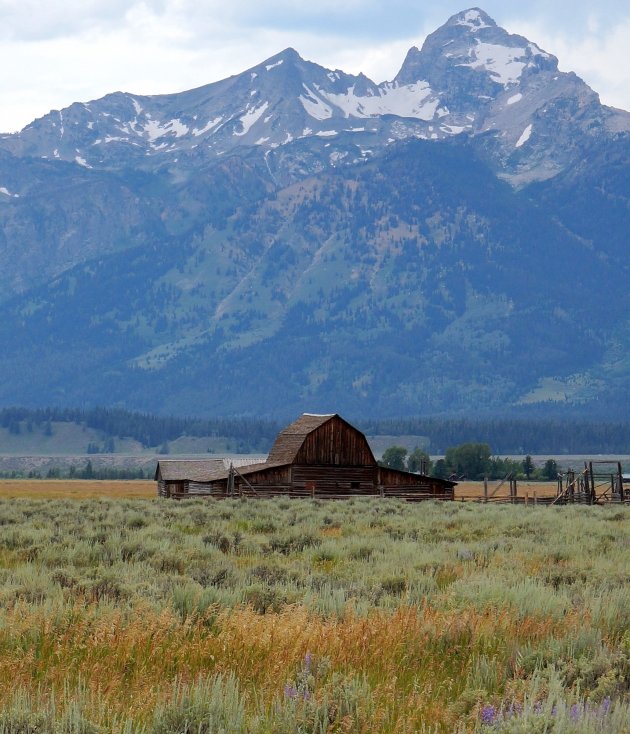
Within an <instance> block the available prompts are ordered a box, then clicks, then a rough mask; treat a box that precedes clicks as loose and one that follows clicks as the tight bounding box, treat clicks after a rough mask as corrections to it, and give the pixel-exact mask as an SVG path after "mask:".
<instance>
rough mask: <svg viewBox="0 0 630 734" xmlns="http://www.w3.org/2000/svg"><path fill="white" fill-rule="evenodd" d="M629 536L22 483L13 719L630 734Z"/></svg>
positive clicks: (273, 731)
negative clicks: (161, 498) (173, 498)
mask: <svg viewBox="0 0 630 734" xmlns="http://www.w3.org/2000/svg"><path fill="white" fill-rule="evenodd" d="M44 485H46V487H47V488H46V487H45V486H44ZM108 495H109V496H108ZM149 498H150V499H149ZM629 547H630V509H627V508H624V507H620V506H609V507H588V506H577V505H576V506H566V507H558V508H555V507H554V508H549V507H542V506H541V507H535V506H533V505H530V506H529V507H525V506H522V505H521V506H510V505H494V504H488V505H484V504H479V503H474V502H464V503H462V502H445V503H439V502H421V503H417V504H415V503H414V504H406V503H403V502H399V501H394V500H386V501H383V500H378V499H376V500H375V499H350V500H347V501H344V502H326V501H322V500H310V499H306V500H293V501H290V500H286V499H273V500H261V501H252V500H222V501H216V500H207V499H205V500H187V501H184V502H175V501H169V500H157V499H155V484H154V483H152V482H117V483H110V482H64V481H59V480H57V481H54V482H28V481H19V482H17V481H16V482H9V481H5V482H2V483H0V575H1V577H2V584H1V585H0V597H1V598H0V733H1V732H4V733H5V734H9V733H15V734H17V733H18V732H20V733H24V734H26V733H28V732H32V733H35V732H38V733H39V732H44V733H47V734H53V733H55V734H57V733H59V734H66V733H67V734H92V733H94V734H96V733H97V732H103V733H105V732H120V733H121V734H122V733H125V734H157V733H160V734H171V733H172V734H176V733H177V734H193V733H197V734H198V733H201V732H203V733H205V734H214V733H216V734H218V733H219V732H224V733H225V734H232V733H237V734H238V733H239V732H241V733H243V734H283V733H286V734H290V733H293V732H296V733H297V732H304V734H306V733H309V734H310V733H311V732H313V733H317V734H323V733H324V732H328V733H332V732H339V733H341V732H346V733H348V732H350V733H354V732H357V733H358V732H362V733H365V734H368V733H374V732H382V733H384V734H385V733H389V732H392V733H400V734H411V733H412V732H445V733H446V732H449V733H450V732H457V733H459V734H463V733H464V732H476V733H479V734H484V733H485V734H491V733H493V732H500V733H505V734H507V733H508V732H510V733H511V732H514V733H516V732H523V734H525V733H527V734H529V733H534V734H535V733H536V732H541V733H542V732H557V733H563V732H584V733H586V732H589V733H590V732H612V733H615V732H618V733H621V732H626V733H627V732H628V731H630V697H629V692H630V587H629V585H628V580H629V579H630V561H629V560H628V552H627V551H628V548H629Z"/></svg>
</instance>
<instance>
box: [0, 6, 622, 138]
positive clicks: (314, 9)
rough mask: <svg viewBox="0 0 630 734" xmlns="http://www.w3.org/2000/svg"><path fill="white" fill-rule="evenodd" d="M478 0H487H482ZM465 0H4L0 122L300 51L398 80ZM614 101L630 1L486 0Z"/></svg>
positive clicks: (501, 19)
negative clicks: (411, 53) (415, 50)
mask: <svg viewBox="0 0 630 734" xmlns="http://www.w3.org/2000/svg"><path fill="white" fill-rule="evenodd" d="M476 1H477V2H479V0H476ZM472 5H473V2H470V3H469V4H467V3H466V1H465V0H454V1H453V2H451V1H450V0H445V1H442V0H434V1H433V2H425V1H424V0H342V1H340V0H308V1H302V0H0V69H1V70H2V72H1V74H0V92H1V95H2V100H3V103H2V106H1V108H0V131H2V132H12V131H14V130H18V129H20V128H22V127H23V126H24V125H26V124H27V123H29V122H30V121H32V120H33V119H35V118H36V117H41V116H42V115H44V114H46V113H47V112H48V111H49V110H51V109H59V108H61V107H65V106H67V105H69V104H71V103H72V102H76V101H83V102H85V101H88V100H90V99H95V98H98V97H101V96H103V95H104V94H107V93H109V92H114V91H118V90H120V91H126V92H134V93H136V94H157V93H162V92H177V91H183V90H185V89H190V88H193V87H197V86H200V85H202V84H207V83H209V82H212V81H216V80H218V79H222V78H224V77H226V76H229V75H230V74H234V73H238V72H239V71H242V70H244V69H246V68H248V67H250V66H253V65H255V64H257V63H259V62H260V61H262V60H264V59H266V58H268V57H269V56H272V55H273V54H275V53H277V52H278V51H281V50H282V49H284V48H286V47H287V46H292V47H294V48H295V49H297V50H298V51H299V52H300V54H301V55H302V56H303V57H304V58H307V59H309V60H311V61H316V62H317V63H319V64H322V65H324V66H327V67H331V68H340V69H344V71H347V72H352V73H358V72H359V71H363V72H364V73H365V74H367V75H368V76H369V77H371V78H372V79H374V80H375V81H377V82H381V81H383V80H385V79H391V78H392V77H394V76H395V74H396V72H397V71H398V68H399V67H400V65H401V64H402V61H403V59H404V56H405V53H406V51H407V49H408V48H409V47H410V46H412V45H418V46H420V45H421V44H422V42H423V40H424V38H425V37H426V35H427V34H428V33H430V32H431V31H433V30H435V29H436V28H437V27H438V26H439V25H441V24H442V23H444V22H445V21H446V20H447V19H448V18H449V16H451V15H452V14H454V13H456V12H458V11H460V10H464V9H466V8H468V7H471V6H472ZM481 7H482V8H483V9H484V10H485V11H486V12H488V13H489V14H490V15H491V16H492V17H493V18H494V19H495V20H496V21H497V23H499V25H502V26H503V27H504V28H507V29H508V30H509V31H510V32H512V33H520V34H522V35H525V36H527V37H528V38H530V39H531V40H533V41H535V42H536V43H538V45H539V46H541V47H542V48H544V49H545V50H546V51H549V52H551V53H553V54H555V55H556V56H558V58H559V59H560V68H561V69H562V70H563V71H575V72H577V73H578V74H579V75H580V76H581V77H582V78H583V79H585V80H586V81H587V82H588V83H589V84H590V85H591V86H592V87H593V88H594V89H595V90H596V91H598V92H599V93H600V95H601V97H602V101H603V102H605V103H606V104H610V105H614V106H617V107H623V108H624V109H628V110H630V63H628V50H627V46H628V44H629V43H630V4H629V3H628V2H627V0H599V1H598V2H597V3H592V2H591V1H590V0H551V1H550V0H486V1H485V2H484V3H482V4H481Z"/></svg>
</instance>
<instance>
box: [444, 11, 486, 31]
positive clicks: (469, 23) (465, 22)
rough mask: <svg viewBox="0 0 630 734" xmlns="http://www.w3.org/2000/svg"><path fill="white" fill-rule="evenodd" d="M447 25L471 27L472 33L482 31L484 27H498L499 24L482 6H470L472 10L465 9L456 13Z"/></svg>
mask: <svg viewBox="0 0 630 734" xmlns="http://www.w3.org/2000/svg"><path fill="white" fill-rule="evenodd" d="M446 25H458V26H465V27H467V28H469V29H470V31H471V32H472V33H476V32H477V31H480V30H481V29H482V28H496V27H497V24H496V23H495V21H494V20H493V19H492V18H491V17H490V16H489V15H488V14H487V13H485V12H484V11H483V10H481V8H470V10H464V11H462V12H461V13H457V15H454V16H453V17H452V18H451V19H450V20H449V21H448V23H447V24H446Z"/></svg>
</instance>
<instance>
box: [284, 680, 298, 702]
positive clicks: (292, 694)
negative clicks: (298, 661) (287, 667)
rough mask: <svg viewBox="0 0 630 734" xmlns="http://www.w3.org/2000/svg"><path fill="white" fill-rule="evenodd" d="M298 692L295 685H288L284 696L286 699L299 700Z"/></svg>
mask: <svg viewBox="0 0 630 734" xmlns="http://www.w3.org/2000/svg"><path fill="white" fill-rule="evenodd" d="M297 694H298V690H297V688H296V687H295V686H294V685H291V684H290V683H287V684H286V685H285V687H284V695H285V697H286V698H297Z"/></svg>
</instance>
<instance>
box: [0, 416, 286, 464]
mask: <svg viewBox="0 0 630 734" xmlns="http://www.w3.org/2000/svg"><path fill="white" fill-rule="evenodd" d="M56 422H58V423H77V424H81V425H85V426H87V427H88V428H93V429H95V430H98V431H102V432H103V433H105V434H107V435H108V436H110V437H117V438H121V439H122V438H133V439H135V440H136V441H139V442H140V443H141V444H142V445H143V446H144V447H145V448H151V447H154V446H161V445H163V444H165V443H167V442H168V441H174V440H176V439H177V438H180V437H181V436H199V437H205V436H213V437H218V436H221V437H227V438H229V439H232V440H234V441H235V442H237V443H238V445H239V450H242V451H243V452H248V451H266V450H268V449H269V448H270V447H271V444H272V443H273V440H274V439H275V437H276V435H277V434H278V431H279V430H280V428H279V426H278V424H277V423H275V422H273V421H268V420H260V419H256V418H211V419H204V418H178V417H175V416H160V415H152V414H149V413H136V412H131V411H128V410H123V409H120V408H90V409H81V408H3V409H2V410H0V426H2V427H3V428H6V429H8V430H9V432H10V433H13V434H19V433H21V432H22V431H23V430H27V431H28V430H33V428H34V427H37V428H38V429H40V430H44V432H45V433H46V434H47V435H50V430H51V423H56ZM91 453H97V452H96V451H93V452H91Z"/></svg>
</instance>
